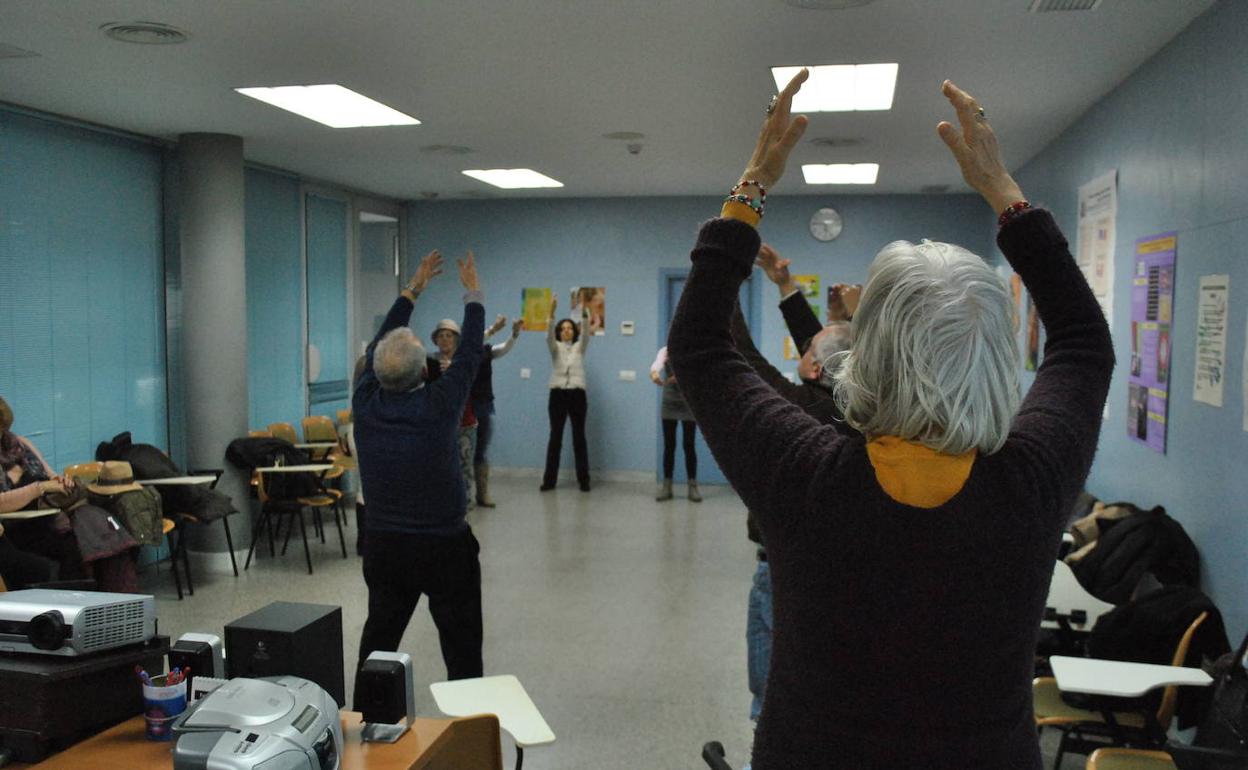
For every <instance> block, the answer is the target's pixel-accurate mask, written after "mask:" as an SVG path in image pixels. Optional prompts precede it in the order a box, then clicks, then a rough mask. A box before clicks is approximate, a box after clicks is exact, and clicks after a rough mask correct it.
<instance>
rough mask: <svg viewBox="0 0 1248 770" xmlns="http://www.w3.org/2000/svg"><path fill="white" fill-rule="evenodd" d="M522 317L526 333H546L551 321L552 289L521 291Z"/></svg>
mask: <svg viewBox="0 0 1248 770" xmlns="http://www.w3.org/2000/svg"><path fill="white" fill-rule="evenodd" d="M520 317H521V318H523V319H524V330H525V331H526V332H544V331H546V325H547V322H548V321H549V320H550V289H521V290H520Z"/></svg>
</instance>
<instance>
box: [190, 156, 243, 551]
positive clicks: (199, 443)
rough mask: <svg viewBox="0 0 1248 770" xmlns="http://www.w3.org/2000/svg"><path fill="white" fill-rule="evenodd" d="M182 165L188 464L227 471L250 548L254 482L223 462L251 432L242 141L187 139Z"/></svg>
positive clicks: (211, 544)
mask: <svg viewBox="0 0 1248 770" xmlns="http://www.w3.org/2000/svg"><path fill="white" fill-rule="evenodd" d="M178 159H179V167H180V179H179V185H178V187H179V195H178V197H179V208H178V218H179V230H180V233H179V235H180V238H179V242H180V248H181V264H182V381H183V383H184V390H185V393H186V449H187V464H188V467H190V468H221V467H224V468H225V475H224V476H222V477H221V481H220V483H219V484H218V485H217V489H218V490H219V491H221V492H224V493H225V494H227V495H229V496H230V498H231V499H232V500H233V501H234V507H235V508H237V509H238V510H239V511H240V512H242V513H243V514H244V515H242V516H233V517H231V521H230V530H231V533H232V534H233V538H234V548H235V549H240V548H246V547H247V545H248V543H249V537H250V531H251V527H250V525H249V523H250V519H251V517H250V515H249V514H250V511H251V506H250V497H249V489H248V483H247V482H248V477H247V476H246V474H245V473H244V472H243V471H240V470H238V469H237V468H234V467H233V466H231V465H230V464H229V463H227V462H226V461H225V448H226V446H227V445H228V444H229V443H230V441H232V440H234V439H236V438H238V437H239V436H246V435H247V429H248V427H247V415H248V404H249V401H248V400H247V262H246V249H245V244H244V236H245V221H244V200H243V140H242V137H238V136H230V135H227V134H182V135H181V136H180V137H179V139H178ZM195 529H196V530H199V531H198V532H197V533H196V534H195V535H193V536H192V537H193V539H192V541H191V543H190V545H191V547H192V548H193V549H194V550H197V551H225V550H226V542H225V530H224V528H222V527H221V526H219V525H215V524H214V525H212V526H210V527H196V528H195Z"/></svg>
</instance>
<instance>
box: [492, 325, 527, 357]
mask: <svg viewBox="0 0 1248 770" xmlns="http://www.w3.org/2000/svg"><path fill="white" fill-rule="evenodd" d="M499 317H500V318H502V319H503V321H504V323H505V322H506V321H507V318H506V317H505V316H499ZM523 330H524V319H523V318H517V319H516V320H515V322H514V323H512V325H511V336H510V337H508V338H507V341H506V342H501V343H499V344H497V345H494V346H493V347H491V348H490V358H502V357H503V356H505V355H507V354H508V353H510V352H511V349H512V348H513V347H515V346H516V340H517V339H519V337H520V332H521V331H523Z"/></svg>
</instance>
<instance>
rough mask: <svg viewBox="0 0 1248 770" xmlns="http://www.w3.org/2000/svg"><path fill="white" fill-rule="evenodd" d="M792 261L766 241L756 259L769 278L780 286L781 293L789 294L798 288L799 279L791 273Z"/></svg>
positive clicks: (756, 262) (755, 261)
mask: <svg viewBox="0 0 1248 770" xmlns="http://www.w3.org/2000/svg"><path fill="white" fill-rule="evenodd" d="M792 263H793V260H791V259H782V258H781V257H780V254H779V253H777V252H776V250H775V249H773V248H771V247H770V246H768V245H767V244H765V243H764V244H763V245H762V246H760V247H759V249H758V256H757V257H756V258H755V259H754V264H756V265H758V266H759V267H761V268H762V269H763V272H764V273H766V274H767V278H768V279H770V280H771V282H772V283H774V284H775V285H776V286H778V287H780V293H781V294H789V293H791V292H792V291H793V290H794V289H796V288H797V281H794V280H793V276H791V275H789V265H791V264H792Z"/></svg>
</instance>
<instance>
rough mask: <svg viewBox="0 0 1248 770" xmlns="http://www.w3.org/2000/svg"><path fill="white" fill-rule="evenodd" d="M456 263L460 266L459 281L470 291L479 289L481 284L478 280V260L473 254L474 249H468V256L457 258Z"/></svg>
mask: <svg viewBox="0 0 1248 770" xmlns="http://www.w3.org/2000/svg"><path fill="white" fill-rule="evenodd" d="M455 263H456V264H457V265H458V266H459V282H460V283H462V284H463V285H464V288H465V289H466V290H468V291H478V290H479V289H480V288H481V284H480V283H479V282H478V280H477V260H476V258H475V257H473V256H472V249H468V256H467V258H465V259H457V260H455Z"/></svg>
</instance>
